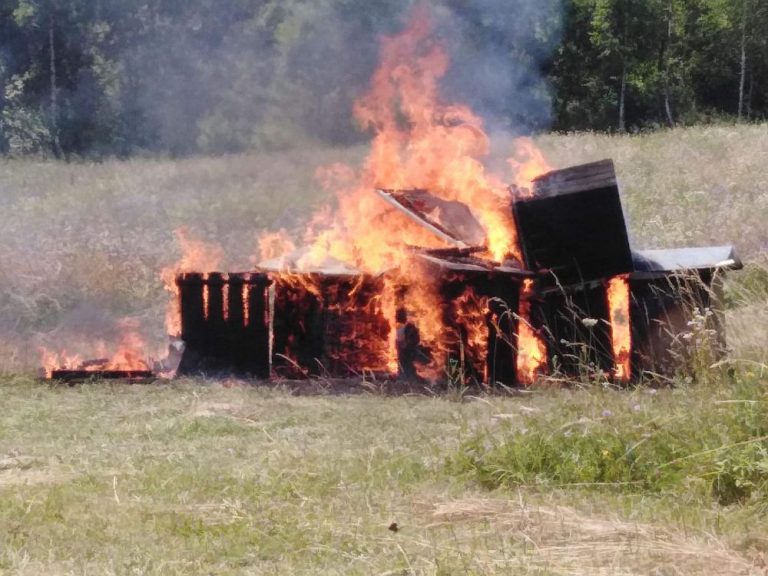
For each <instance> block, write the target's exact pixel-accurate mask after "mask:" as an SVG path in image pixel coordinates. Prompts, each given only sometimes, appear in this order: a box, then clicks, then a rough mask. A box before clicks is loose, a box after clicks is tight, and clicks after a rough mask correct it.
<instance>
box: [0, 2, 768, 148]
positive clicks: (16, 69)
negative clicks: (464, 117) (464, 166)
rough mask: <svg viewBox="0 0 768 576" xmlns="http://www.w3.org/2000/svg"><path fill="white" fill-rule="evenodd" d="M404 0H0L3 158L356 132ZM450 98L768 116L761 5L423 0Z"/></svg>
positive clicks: (346, 136)
mask: <svg viewBox="0 0 768 576" xmlns="http://www.w3.org/2000/svg"><path fill="white" fill-rule="evenodd" d="M415 1H416V0H366V1H363V0H0V152H1V153H3V154H9V155H25V154H37V155H54V156H57V157H78V156H83V157H100V156H131V155H135V154H155V153H161V154H172V155H183V154H192V153H224V152H235V151H242V150H248V149H274V148H279V147H281V146H290V145H293V144H295V143H296V142H299V141H301V142H307V141H311V142H319V143H324V144H333V145H338V144H349V143H354V142H356V141H360V140H362V139H363V138H365V135H364V134H362V133H361V132H360V130H359V127H357V126H355V124H354V121H353V119H352V114H351V109H352V102H353V101H354V99H355V98H356V97H357V96H358V95H359V94H360V91H361V90H363V89H364V88H365V86H366V84H367V81H368V79H369V77H370V75H371V73H372V72H373V70H374V69H375V66H376V60H377V52H378V39H379V37H380V36H381V35H382V34H393V33H396V32H397V31H398V30H399V29H400V28H402V26H403V23H404V18H405V16H404V15H405V14H407V13H408V8H409V6H411V5H412V4H414V3H415ZM431 4H432V6H433V10H434V12H435V13H436V14H437V16H436V19H437V21H438V23H439V25H438V30H437V32H438V35H439V36H440V38H441V40H443V41H445V42H446V44H447V45H449V47H450V51H451V58H452V61H453V64H454V65H453V67H452V68H451V70H450V71H449V73H448V76H447V77H446V79H445V84H446V90H447V91H448V93H449V95H450V96H452V97H456V98H459V99H461V100H462V101H466V102H467V103H469V104H470V105H472V106H473V107H475V108H476V109H478V111H479V112H480V113H481V114H482V115H483V116H485V117H486V118H488V119H489V123H494V124H498V125H499V126H500V127H501V128H503V129H506V130H521V131H525V130H540V129H550V128H552V129H555V130H560V131H570V130H605V131H632V130H641V129H649V128H655V127H660V126H676V125H687V124H692V123H698V122H707V121H712V120H722V119H725V120H735V121H755V120H756V121H759V120H762V119H765V117H766V115H768V1H766V0H562V1H561V0H540V1H538V0H483V1H482V2H481V1H478V2H466V1H462V0H432V2H431Z"/></svg>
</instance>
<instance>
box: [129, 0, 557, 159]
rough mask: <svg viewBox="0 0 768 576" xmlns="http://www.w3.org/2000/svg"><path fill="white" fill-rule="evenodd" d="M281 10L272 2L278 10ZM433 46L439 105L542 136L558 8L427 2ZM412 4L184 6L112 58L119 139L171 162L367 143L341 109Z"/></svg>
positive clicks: (539, 2)
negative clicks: (193, 156) (439, 71)
mask: <svg viewBox="0 0 768 576" xmlns="http://www.w3.org/2000/svg"><path fill="white" fill-rule="evenodd" d="M279 4H280V3H279ZM417 4H419V5H424V6H427V7H428V8H429V10H430V12H431V14H432V19H433V25H434V28H435V40H436V41H438V42H441V43H442V44H444V46H445V47H446V49H447V51H448V53H449V56H450V59H451V66H450V69H449V71H448V73H447V75H446V77H445V79H444V86H443V88H444V94H445V96H446V98H447V99H452V100H455V101H458V102H461V103H465V104H468V105H469V106H470V107H472V108H473V109H474V110H475V111H476V112H477V113H479V114H480V115H482V116H483V117H484V118H485V119H486V120H487V123H488V125H489V126H490V125H493V126H494V128H495V129H503V130H505V131H513V132H527V131H530V130H536V129H543V128H546V127H547V126H548V125H549V122H550V118H551V99H550V91H549V86H548V83H547V81H546V69H547V67H548V65H549V62H550V58H551V56H552V53H553V49H554V47H555V45H556V44H557V41H558V40H559V34H560V27H561V12H562V10H561V5H560V0H476V1H473V2H471V3H469V2H463V1H460V0H431V1H429V2H419V3H417ZM413 7H414V2H409V1H407V0H394V1H391V0H390V1H383V0H378V1H372V2H366V3H365V4H364V6H361V5H359V4H358V3H351V2H345V1H342V0H339V1H336V2H325V3H304V2H286V3H285V4H284V5H282V4H281V5H278V6H276V5H274V4H269V5H267V6H260V7H250V8H244V7H243V6H242V3H239V2H234V1H229V0H225V1H222V2H220V3H216V8H215V10H213V9H206V8H205V7H204V6H198V3H197V2H191V3H188V4H186V5H185V6H177V7H175V8H172V9H171V8H169V9H168V12H167V13H165V14H163V16H164V17H165V18H166V20H164V21H162V24H161V25H158V26H156V29H155V30H154V31H153V32H152V33H149V34H147V35H146V37H139V38H137V41H136V42H134V43H133V44H132V45H131V46H130V47H129V48H127V49H126V50H125V52H123V53H121V54H119V55H117V56H116V58H118V60H119V61H120V63H121V69H120V70H121V79H120V83H119V87H120V94H121V97H120V107H121V114H122V117H123V122H124V124H125V126H124V127H123V129H124V130H126V131H128V132H127V133H126V134H125V139H126V140H128V141H131V140H132V141H135V144H136V146H137V147H149V148H158V149H161V150H165V151H170V152H171V153H174V154H185V153H190V152H195V151H198V150H199V151H203V152H231V151H237V150H243V149H250V148H257V149H265V148H272V149H274V148H280V147H284V146H295V145H298V144H301V143H306V142H319V143H323V144H331V145H345V144H350V143H355V142H361V141H363V140H364V139H365V138H366V136H365V134H362V133H361V132H360V130H359V127H358V126H356V125H355V123H354V120H353V118H352V114H351V110H352V104H353V102H354V100H355V99H356V98H357V97H358V96H359V95H360V94H361V93H362V92H363V91H364V90H365V88H366V86H367V84H368V81H369V79H370V77H371V75H372V73H373V71H374V70H375V68H376V64H377V56H378V50H379V39H380V38H381V36H383V35H392V34H394V33H396V31H397V30H399V29H402V27H403V26H404V24H405V21H406V20H407V18H408V15H409V13H410V10H412V9H413Z"/></svg>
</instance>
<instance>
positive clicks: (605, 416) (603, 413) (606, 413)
mask: <svg viewBox="0 0 768 576" xmlns="http://www.w3.org/2000/svg"><path fill="white" fill-rule="evenodd" d="M602 416H603V418H610V417H611V416H613V412H611V411H610V410H603V412H602Z"/></svg>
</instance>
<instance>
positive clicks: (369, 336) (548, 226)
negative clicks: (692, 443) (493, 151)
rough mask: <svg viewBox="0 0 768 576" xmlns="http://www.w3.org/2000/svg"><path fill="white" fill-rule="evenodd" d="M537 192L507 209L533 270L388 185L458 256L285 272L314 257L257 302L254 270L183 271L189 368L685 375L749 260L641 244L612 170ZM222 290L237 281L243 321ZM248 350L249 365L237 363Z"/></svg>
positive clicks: (583, 172) (429, 374)
mask: <svg viewBox="0 0 768 576" xmlns="http://www.w3.org/2000/svg"><path fill="white" fill-rule="evenodd" d="M532 188H533V195H530V196H524V197H517V198H512V199H511V203H512V206H511V207H510V208H509V209H508V210H510V213H512V212H513V213H514V214H515V215H517V221H518V223H519V225H520V228H521V233H520V238H521V243H522V246H523V249H522V255H523V257H524V261H525V264H523V262H520V261H519V260H517V259H516V258H515V257H514V255H512V254H510V255H509V257H508V258H506V259H505V260H504V261H502V262H498V261H496V260H494V259H493V257H492V255H491V254H489V252H488V250H487V248H486V246H485V244H478V243H477V242H475V245H467V244H468V240H469V239H470V238H474V240H475V241H476V240H478V239H479V233H478V231H479V230H482V228H479V224H477V222H476V221H475V220H474V219H473V218H472V209H471V207H470V206H467V205H463V204H459V203H457V202H456V201H451V202H441V201H440V199H439V198H436V197H434V196H433V195H431V194H430V193H429V192H427V191H425V190H397V191H395V190H378V191H376V193H377V194H378V195H379V196H380V197H382V198H383V199H384V200H385V202H386V203H388V204H396V205H397V206H398V212H396V213H392V217H393V218H395V217H396V218H403V216H401V215H398V214H400V213H405V215H407V220H408V221H410V222H418V223H420V224H422V225H423V226H424V228H425V229H427V230H429V231H431V232H432V233H434V234H435V236H437V237H438V238H440V239H441V240H443V241H444V242H445V243H446V244H451V245H452V247H446V248H438V249H434V248H433V249H430V248H416V247H412V246H403V250H404V252H407V256H406V257H404V258H403V261H402V263H401V264H400V265H399V266H397V267H392V268H390V269H388V270H385V271H383V272H381V273H380V274H377V275H373V274H370V273H366V272H363V271H362V270H357V269H354V268H352V267H350V266H348V265H344V264H343V263H340V262H333V261H332V260H327V261H326V265H327V269H325V270H323V269H321V268H317V267H316V268H313V269H311V270H303V271H302V270H300V269H286V268H285V266H286V265H294V266H296V264H297V263H298V262H300V261H301V260H302V258H303V256H304V255H305V254H306V253H305V252H302V251H299V253H298V255H294V257H290V256H289V257H286V258H283V259H280V260H279V262H267V263H265V265H264V267H263V268H261V269H260V270H258V271H257V272H254V273H252V274H250V275H248V278H249V279H250V280H249V284H248V285H252V284H251V283H253V282H254V279H255V278H258V282H257V285H258V288H256V289H251V290H249V291H248V293H249V294H251V295H253V294H257V295H258V296H257V298H256V300H257V301H258V303H259V304H258V306H256V307H254V306H253V305H252V304H250V305H248V306H245V304H244V300H243V298H241V297H238V294H239V293H240V292H241V291H242V289H241V288H239V287H236V288H234V289H233V288H232V285H231V283H232V282H233V281H234V282H236V283H237V282H243V280H242V275H221V274H218V273H209V274H207V275H201V274H196V275H191V274H184V275H181V276H179V277H178V279H177V283H178V285H179V287H180V292H181V310H182V327H183V330H182V337H183V338H184V340H185V342H186V344H187V348H186V351H185V360H183V361H182V364H181V367H180V370H181V371H182V372H184V373H196V372H198V373H199V372H208V373H217V372H220V371H224V372H227V373H229V372H232V371H234V372H236V373H240V374H251V375H255V376H260V377H268V376H276V377H286V378H296V377H307V376H325V377H350V376H359V377H364V376H373V377H387V376H395V375H398V376H400V377H402V378H406V379H411V380H430V381H435V380H446V379H458V380H460V381H461V382H462V383H475V384H482V385H494V384H504V385H520V384H529V383H532V382H534V381H535V380H536V378H537V377H538V376H539V375H544V374H547V373H558V374H560V375H562V376H565V377H573V376H581V375H583V371H584V370H585V367H591V368H589V369H590V370H593V371H600V372H602V373H603V374H605V375H606V376H607V377H611V378H613V379H614V380H616V381H618V382H626V381H628V380H630V379H631V378H635V377H639V376H640V375H642V374H645V373H662V374H668V373H670V372H671V370H672V369H673V362H672V360H673V359H672V356H671V354H672V352H671V351H672V350H673V348H674V346H673V344H674V342H673V340H674V339H675V335H680V334H681V333H682V332H683V330H684V328H685V325H686V324H685V322H686V318H687V310H688V308H689V307H690V305H691V304H692V303H693V301H695V302H696V303H697V304H698V305H699V306H701V307H706V308H710V307H713V308H714V307H715V304H716V303H715V301H714V300H713V296H712V295H713V293H714V291H716V288H717V284H718V278H719V275H718V272H719V271H720V270H725V269H733V268H737V267H739V266H740V263H739V261H738V259H737V258H736V257H735V256H734V254H733V251H732V249H731V248H730V247H713V248H696V249H682V250H681V249H678V250H650V251H632V250H630V248H629V242H628V240H627V232H626V228H625V224H624V217H623V211H622V208H621V203H620V198H619V190H618V185H617V183H616V177H615V173H614V170H613V164H612V163H611V162H610V161H603V162H599V163H595V164H589V165H584V166H578V167H575V168H571V169H566V170H559V171H554V172H550V173H548V174H545V175H543V176H541V177H539V178H537V179H535V180H534V182H533V187H532ZM539 190H541V191H542V192H541V193H539ZM371 193H372V194H374V190H371ZM539 194H540V195H539ZM438 207H439V208H438ZM591 208H593V209H591ZM548 214H554V215H555V217H554V218H552V219H551V220H550V219H548V218H547V215H548ZM569 216H570V218H569ZM459 224H461V225H462V226H463V227H460V226H459ZM569 238H574V239H575V240H574V241H573V242H568V239H569ZM536 240H539V241H541V243H542V244H543V245H540V244H537V243H536V242H535V241H536ZM278 264H279V266H278ZM270 266H276V267H274V268H270ZM222 278H224V280H222ZM193 280H194V282H193ZM222 282H223V283H224V285H227V284H228V283H229V285H230V288H229V294H230V296H229V303H230V304H229V306H230V312H229V313H228V314H224V313H223V307H222V305H221V302H222V296H221V290H222V289H221V287H220V286H221V285H222ZM205 286H208V288H207V290H208V293H209V296H208V298H207V299H206V298H205V297H204V296H203V294H204V293H205V291H206V289H205V288H204V287H205ZM233 305H234V306H235V308H238V311H237V312H234V313H233V312H231V311H232V310H233V308H232V306H233ZM240 309H241V310H240ZM246 318H251V319H258V320H257V321H256V324H257V325H258V328H257V329H256V333H258V335H259V336H258V337H257V338H256V339H254V340H250V341H248V343H246V341H245V340H244V339H243V336H242V331H243V330H244V329H246V327H247V325H246ZM251 322H253V320H252V321H251ZM251 329H252V330H254V328H253V327H252V328H251ZM235 350H240V351H241V352H240V354H241V356H240V357H241V358H243V359H246V358H247V359H249V360H248V361H249V362H250V364H247V362H246V363H244V362H242V361H241V362H239V363H238V362H236V361H235V360H234V359H233V358H234V357H233V353H234V351H235ZM191 357H194V358H195V361H194V362H190V361H189V358H191Z"/></svg>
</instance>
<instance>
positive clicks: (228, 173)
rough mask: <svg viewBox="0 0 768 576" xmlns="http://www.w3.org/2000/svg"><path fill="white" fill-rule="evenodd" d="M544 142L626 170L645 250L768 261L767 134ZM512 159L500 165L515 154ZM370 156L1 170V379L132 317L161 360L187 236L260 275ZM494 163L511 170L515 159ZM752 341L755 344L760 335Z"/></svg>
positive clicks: (353, 153)
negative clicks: (272, 252) (260, 263)
mask: <svg viewBox="0 0 768 576" xmlns="http://www.w3.org/2000/svg"><path fill="white" fill-rule="evenodd" d="M538 143H539V144H540V145H541V146H542V148H543V149H544V151H545V152H546V154H547V155H548V156H549V157H550V159H551V160H552V162H553V164H554V165H555V166H558V167H559V166H568V165H571V164H575V163H579V162H586V161H590V160H596V159H601V158H605V157H613V158H614V159H615V160H616V163H617V166H618V170H619V174H620V177H621V180H622V184H623V192H624V202H625V206H626V211H627V214H628V219H629V221H630V229H631V233H632V236H633V241H634V244H635V245H636V246H638V247H658V246H680V245H691V244H707V243H735V244H736V245H737V247H738V248H739V250H740V252H741V254H742V256H744V257H745V258H746V259H748V260H754V259H758V258H760V257H761V255H764V254H765V253H766V252H767V251H768V249H767V246H768V227H766V226H765V222H766V221H768V195H766V194H765V193H764V190H766V189H768V170H766V168H765V165H764V163H765V158H766V157H768V131H767V130H766V126H765V125H760V126H739V127H736V126H717V127H705V128H688V129H681V130H675V131H669V132H658V133H653V134H647V135H638V136H606V135H600V134H573V135H546V136H541V137H539V138H538ZM499 148H500V149H502V150H503V153H501V154H498V155H497V156H498V157H499V158H501V157H503V156H505V155H506V153H507V152H508V145H507V144H506V143H504V144H502V145H500V146H499ZM364 153H365V150H364V149H363V148H355V149H344V150H298V151H296V150H294V151H286V152H283V153H279V154H278V153H274V154H269V155H258V156H256V155H237V156H226V157H219V158H190V159H181V160H170V159H168V160H158V159H136V160H131V161H127V162H121V161H107V162H103V163H99V164H61V163H55V162H37V161H28V160H1V161H0V208H2V210H0V262H2V267H0V368H4V369H6V370H18V369H29V368H30V367H32V366H35V365H36V364H37V362H38V359H39V353H38V346H39V345H40V344H48V345H53V344H60V343H61V342H63V341H66V340H68V339H70V340H71V335H72V334H73V333H75V332H77V331H78V330H79V331H82V327H83V326H87V328H88V332H89V333H90V334H92V335H93V336H94V338H98V337H102V338H106V339H109V338H110V337H111V336H112V335H113V333H114V318H115V317H120V316H126V315H127V316H133V317H136V318H137V319H138V320H139V321H140V323H141V325H142V326H143V327H144V330H145V332H146V336H147V337H148V339H149V340H150V341H151V342H153V344H154V346H153V348H155V349H162V347H163V346H164V336H163V330H162V310H163V307H164V305H165V299H166V295H165V294H164V292H163V290H162V288H161V286H160V283H159V281H158V273H159V270H160V269H161V268H162V267H163V266H165V265H168V264H170V263H173V262H175V261H176V259H177V258H178V256H179V253H178V246H177V245H176V243H175V239H174V236H173V230H174V229H176V228H178V227H180V226H189V227H190V228H191V229H192V230H194V233H195V234H196V235H197V236H198V237H200V238H201V239H203V240H206V241H209V242H217V243H219V244H221V245H222V246H223V248H224V251H225V253H226V255H227V261H226V262H223V263H222V267H224V268H227V269H243V268H247V267H248V266H249V265H250V261H251V258H252V257H253V255H254V254H255V253H256V246H257V242H256V237H257V235H258V233H259V232H260V231H261V230H263V229H276V228H281V227H284V228H288V229H294V230H295V229H299V230H301V229H302V227H303V221H304V220H303V219H304V217H305V216H306V215H307V214H308V213H310V212H311V211H312V210H313V207H315V206H317V205H319V204H320V203H323V202H327V201H328V200H329V197H328V195H327V194H326V193H324V192H322V191H321V190H320V186H319V185H318V184H317V182H316V180H315V178H314V173H315V170H316V168H317V167H318V166H324V165H328V164H331V163H333V162H338V161H342V162H348V163H351V164H356V163H357V162H359V160H360V159H361V158H362V156H363V154H364ZM492 164H495V165H497V166H499V167H501V169H502V171H503V169H504V162H503V161H501V160H499V161H495V162H492ZM742 324H743V323H742ZM764 325H765V324H763V326H764ZM736 326H737V327H738V326H740V324H739V323H738V322H737V323H736ZM751 332H752V333H751V335H750V337H749V338H747V341H748V342H754V338H753V336H755V335H756V334H757V331H751ZM766 333H768V330H767V331H766ZM762 342H764V340H762ZM752 348H754V346H752ZM755 355H756V354H755V353H754V350H750V354H749V357H750V358H754V357H755Z"/></svg>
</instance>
